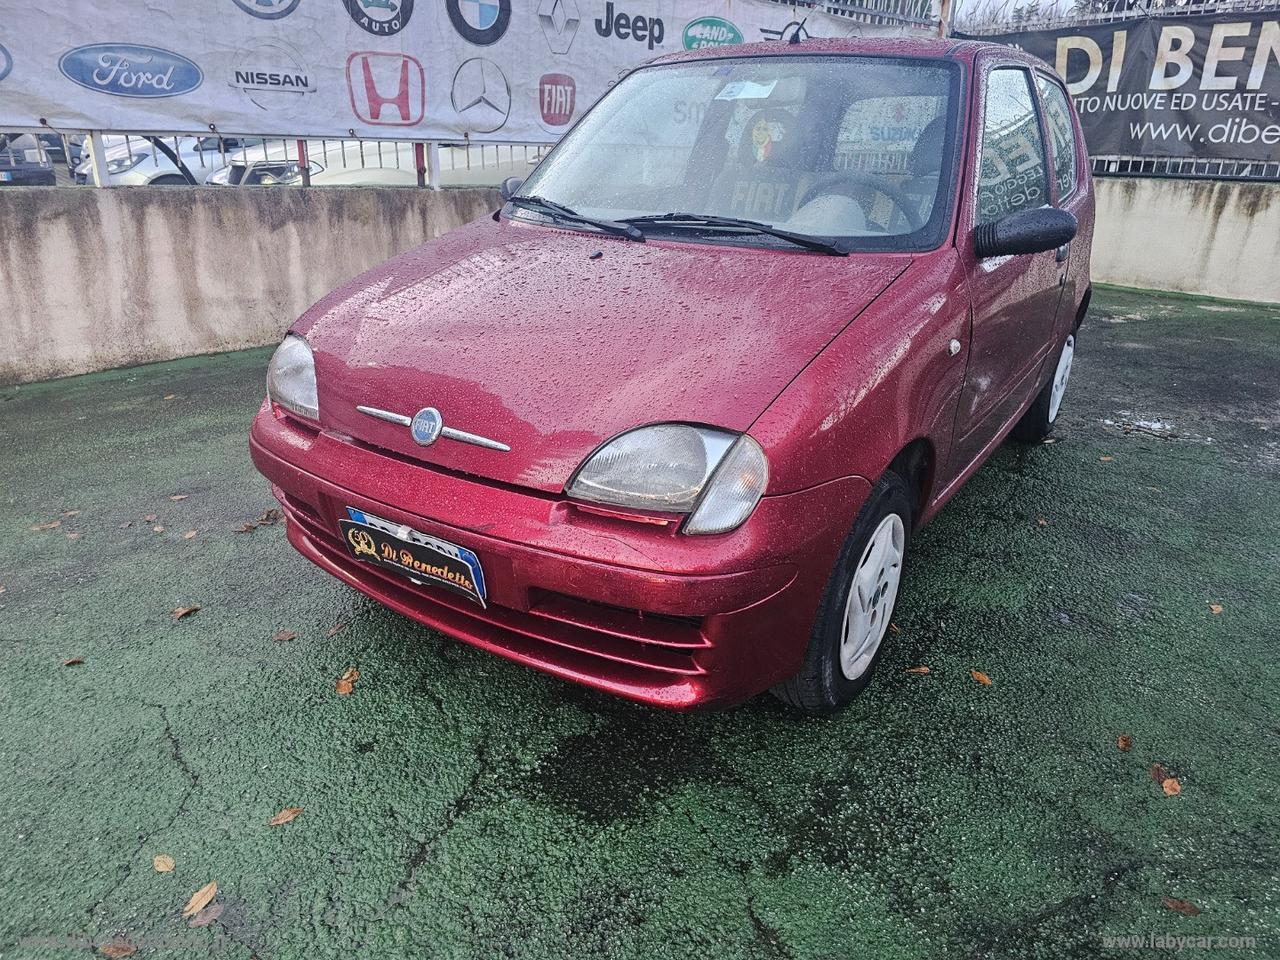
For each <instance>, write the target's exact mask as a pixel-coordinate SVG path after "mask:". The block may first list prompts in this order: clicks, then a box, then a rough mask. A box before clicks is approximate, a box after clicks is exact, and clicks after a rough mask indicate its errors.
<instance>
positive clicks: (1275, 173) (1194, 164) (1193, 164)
mask: <svg viewBox="0 0 1280 960" xmlns="http://www.w3.org/2000/svg"><path fill="white" fill-rule="evenodd" d="M1090 159H1091V161H1092V163H1093V175H1094V176H1095V177H1169V178H1176V179H1183V180H1262V181H1277V180H1280V161H1268V162H1262V161H1258V160H1197V159H1195V158H1191V157H1139V156H1098V157H1091V158H1090Z"/></svg>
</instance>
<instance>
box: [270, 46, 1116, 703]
mask: <svg viewBox="0 0 1280 960" xmlns="http://www.w3.org/2000/svg"><path fill="white" fill-rule="evenodd" d="M503 194H504V196H505V198H506V204H505V205H504V207H503V208H502V210H501V211H500V212H499V213H498V214H497V215H495V216H493V217H483V218H481V219H479V220H477V221H475V222H474V223H472V224H469V225H468V226H466V227H463V228H461V229H459V230H456V231H454V232H452V233H450V234H447V235H445V236H443V237H440V238H438V239H435V240H432V241H430V242H428V243H426V244H423V245H422V246H419V247H417V248H416V249H413V250H410V251H408V252H406V253H404V254H402V255H400V256H399V257H396V258H395V259H393V260H391V261H390V262H388V263H386V264H384V265H382V266H381V267H377V268H375V269H374V270H372V271H370V272H368V273H366V274H365V275H364V276H361V277H358V278H356V279H355V280H352V281H351V282H349V283H347V284H346V285H344V286H342V287H340V288H339V289H338V290H336V291H334V293H332V294H331V295H330V296H328V297H326V298H324V299H322V300H321V301H320V302H319V303H317V304H316V305H315V306H314V307H312V308H311V309H310V310H308V311H307V312H306V313H305V314H303V316H302V317H301V318H300V319H299V320H298V321H297V322H296V323H294V324H293V326H292V328H291V330H290V331H289V333H288V335H287V336H286V337H285V338H284V341H283V342H282V344H281V345H280V347H279V349H278V350H277V351H276V353H275V356H274V357H273V358H272V360H271V363H270V365H269V368H268V373H267V393H268V396H267V400H266V401H265V402H264V403H263V405H262V407H261V408H260V409H259V411H258V414H257V417H256V418H255V420H254V423H253V427H252V430H251V436H250V449H251V452H252V456H253V459H254V462H255V464H256V465H257V467H258V469H259V470H260V471H261V472H262V473H263V474H265V475H266V476H267V477H268V478H269V479H270V480H271V483H272V488H273V492H274V493H275V495H276V497H277V498H278V499H279V500H280V503H281V504H282V505H283V508H284V511H285V514H286V517H287V519H288V527H287V530H288V537H289V540H290V542H291V543H292V544H293V545H294V547H296V548H297V549H298V550H299V551H300V552H301V553H302V554H303V555H304V556H306V557H307V558H309V559H310V560H312V561H313V562H314V563H316V564H317V565H319V566H320V567H321V568H322V569H324V570H326V571H328V572H329V573H331V574H332V575H334V576H335V577H337V578H339V579H340V580H342V581H344V582H345V583H347V584H349V585H351V586H353V587H355V588H356V589H357V590H360V591H362V592H364V593H365V594H367V595H369V596H370V597H373V598H374V599H376V600H378V601H380V602H382V603H383V604H386V605H387V606H389V607H391V608H392V609H395V610H397V611H399V612H401V613H403V614H405V615H407V616H410V617H412V618H414V619H416V620H418V621H420V622H422V623H424V624H428V625H430V626H433V627H435V628H437V629H440V630H442V631H444V632H445V633H449V634H452V635H454V636H456V637H459V638H461V639H463V640H465V641H467V642H469V643H472V644H474V645H476V646H479V647H482V648H484V649H486V650H490V651H493V652H495V653H499V654H502V655H504V656H506V657H509V658H511V659H514V660H517V661H519V662H521V663H525V664H529V665H531V666H535V667H538V668H540V669H542V670H546V671H548V672H550V673H553V674H556V675H558V676H560V677H563V678H565V679H569V680H573V681H576V682H579V683H584V684H588V685H590V686H592V687H596V688H599V689H602V690H607V691H610V692H613V693H615V694H619V695H622V696H625V697H630V698H633V699H636V700H640V701H643V702H646V703H650V704H653V705H657V706H663V707H673V708H691V707H697V706H705V705H711V704H728V703H734V702H736V701H740V700H742V699H744V698H746V697H749V696H751V695H753V694H756V693H759V692H761V691H763V690H765V689H769V688H772V689H773V690H774V692H775V693H777V694H778V695H779V696H780V697H782V699H784V700H786V701H787V702H788V703H790V704H792V705H793V706H795V707H797V708H799V709H801V710H804V711H809V712H814V713H818V712H826V711H831V710H836V709H838V708H840V707H842V706H844V705H845V704H847V703H849V701H850V700H852V699H853V697H855V696H856V695H857V694H858V693H859V692H860V691H861V690H862V689H863V688H864V687H865V686H866V685H867V683H868V682H869V680H870V679H871V676H872V673H873V670H874V668H875V666H876V663H877V662H878V661H879V659H880V656H881V653H882V652H883V650H884V647H885V644H884V640H885V636H886V630H887V628H888V626H889V623H890V620H891V618H892V617H893V613H894V609H895V604H896V602H897V600H898V596H899V587H900V585H901V582H902V574H903V570H904V567H905V564H906V562H907V558H908V556H909V551H910V547H911V541H912V536H913V534H915V532H916V531H918V530H919V529H920V527H921V526H922V525H923V524H924V523H926V522H927V521H928V520H930V519H931V518H932V517H933V516H935V515H936V514H937V513H938V511H939V510H941V509H942V507H943V505H944V504H946V502H947V501H948V500H949V499H950V498H951V497H952V496H953V495H954V494H955V493H956V492H957V491H958V490H959V489H960V488H961V486H962V485H963V484H964V482H965V481H966V480H967V479H968V478H969V477H970V476H972V475H973V473H974V472H975V471H976V470H977V469H978V468H979V467H980V466H981V465H982V464H983V462H984V461H985V460H986V459H987V457H988V456H989V455H990V454H991V452H992V451H993V450H994V449H995V448H996V447H997V445H998V444H1000V443H1001V441H1003V440H1004V439H1005V437H1006V436H1009V435H1011V434H1012V435H1013V437H1014V438H1015V439H1017V440H1018V441H1020V442H1026V443H1038V442H1040V441H1042V440H1043V439H1044V438H1045V437H1046V435H1047V434H1048V433H1049V432H1050V431H1051V430H1052V429H1053V426H1054V422H1055V420H1056V419H1057V417H1058V412H1059V409H1060V407H1061V404H1062V400H1063V396H1064V393H1065V391H1066V387H1067V382H1068V377H1069V375H1070V373H1071V367H1072V360H1073V357H1074V354H1075V342H1076V335H1077V331H1078V329H1079V327H1080V323H1081V321H1082V320H1083V318H1084V315H1085V311H1086V308H1087V306H1088V303H1089V298H1090V279H1089V277H1090V273H1089V266H1090V245H1091V241H1092V235H1093V219H1094V198H1093V185H1092V181H1091V179H1090V175H1089V166H1088V163H1087V160H1086V153H1085V146H1084V138H1083V136H1082V134H1081V132H1080V126H1079V122H1078V120H1077V118H1076V115H1075V113H1074V111H1073V109H1072V106H1071V101H1070V98H1069V97H1068V95H1067V90H1066V88H1065V86H1064V84H1063V81H1062V79H1061V78H1060V77H1058V76H1057V75H1056V74H1055V73H1054V72H1053V71H1052V69H1051V68H1050V67H1049V66H1048V65H1047V64H1045V63H1044V62H1042V61H1040V60H1037V59H1034V58H1032V57H1030V56H1028V55H1026V54H1024V53H1022V52H1021V51H1018V50H1016V49H1014V48H1012V47H1007V46H1000V45H996V44H984V43H967V42H966V43H957V42H955V41H954V40H924V39H911V40H905V39H904V40H898V41H889V40H885V39H869V40H857V39H848V40H814V41H810V42H804V43H794V44H782V43H763V44H754V45H745V46H722V47H704V48H701V49H698V50H694V51H689V52H686V53H681V54H675V55H671V56H668V57H663V58H660V59H659V60H657V61H655V62H654V63H652V64H650V65H647V66H644V67H642V68H640V69H638V70H636V71H634V72H632V73H630V74H629V75H628V76H627V77H626V78H624V79H623V80H622V81H621V82H619V83H618V84H617V86H615V87H614V88H613V89H612V90H611V91H610V92H609V93H607V94H606V95H605V96H604V98H603V99H602V100H601V101H600V102H599V103H598V104H597V105H596V106H595V107H593V108H592V109H591V110H590V111H589V112H588V113H587V114H586V115H585V116H584V117H583V118H582V120H580V121H579V122H578V124H577V125H576V126H575V127H574V128H573V129H572V130H571V131H570V132H569V133H568V134H566V135H565V137H564V138H563V139H562V140H561V141H560V143H559V144H557V145H556V146H555V147H554V148H553V149H552V150H551V152H550V153H549V154H548V156H547V157H546V159H544V160H543V161H542V162H541V163H540V164H539V165H538V167H537V168H536V170H535V171H534V172H533V173H532V175H531V176H530V177H529V178H528V180H526V181H525V182H524V183H523V184H521V183H519V182H518V181H517V182H512V183H509V184H507V185H506V186H505V187H504V191H503ZM991 508H992V509H995V510H998V509H1001V505H1000V504H992V506H991ZM1030 572H1032V573H1035V572H1036V571H1030ZM274 588H275V589H283V590H287V589H288V587H287V584H286V585H281V584H276V585H274Z"/></svg>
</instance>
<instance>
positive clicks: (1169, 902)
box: [1160, 897, 1204, 917]
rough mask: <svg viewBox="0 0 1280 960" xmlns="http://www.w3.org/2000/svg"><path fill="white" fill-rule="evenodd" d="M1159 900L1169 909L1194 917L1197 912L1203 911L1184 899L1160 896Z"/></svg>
mask: <svg viewBox="0 0 1280 960" xmlns="http://www.w3.org/2000/svg"><path fill="white" fill-rule="evenodd" d="M1160 902H1161V903H1163V904H1164V905H1165V906H1166V907H1168V908H1169V909H1170V910H1176V911H1177V912H1178V913H1181V914H1184V915H1186V916H1188V917H1194V916H1195V915H1196V914H1197V913H1203V912H1204V911H1202V910H1201V909H1200V908H1199V907H1197V906H1196V905H1195V904H1194V903H1190V902H1188V901H1186V900H1179V899H1178V898H1177V897H1161V898H1160Z"/></svg>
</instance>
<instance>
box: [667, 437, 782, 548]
mask: <svg viewBox="0 0 1280 960" xmlns="http://www.w3.org/2000/svg"><path fill="white" fill-rule="evenodd" d="M768 484H769V461H768V460H767V459H766V458H765V455H764V451H763V450H761V449H760V444H758V443H756V442H755V441H754V440H752V439H751V438H750V437H748V436H747V435H746V434H743V435H742V436H741V437H739V438H738V441H737V443H735V444H734V445H733V447H732V449H730V450H729V453H728V454H727V455H726V456H725V458H724V460H723V461H722V462H721V463H720V466H719V467H718V468H717V470H716V472H715V474H714V475H713V476H712V478H711V482H710V483H709V484H708V485H707V489H706V492H705V493H704V494H703V495H702V500H701V501H700V502H699V503H698V507H697V509H696V510H694V512H693V516H691V517H690V518H689V519H688V520H687V521H686V522H685V525H684V532H685V533H694V534H699V533H727V532H728V531H730V530H734V529H736V528H738V527H740V526H742V524H743V523H744V522H745V521H746V519H747V517H749V516H751V511H752V510H754V509H755V508H756V504H757V503H759V502H760V498H761V497H762V496H764V490H765V487H766V486H768Z"/></svg>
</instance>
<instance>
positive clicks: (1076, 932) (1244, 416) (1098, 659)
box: [0, 290, 1280, 960]
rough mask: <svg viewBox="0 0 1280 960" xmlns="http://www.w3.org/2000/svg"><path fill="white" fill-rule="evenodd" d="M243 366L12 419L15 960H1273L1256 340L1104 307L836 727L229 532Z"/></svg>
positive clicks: (1277, 592) (150, 371)
mask: <svg viewBox="0 0 1280 960" xmlns="http://www.w3.org/2000/svg"><path fill="white" fill-rule="evenodd" d="M266 359H267V353H265V352H263V351H252V352H248V353H240V354H231V355H224V356H214V357H202V358H196V359H192V360H184V361H180V362H174V363H165V364H159V365H155V366H150V367H145V368H139V369H133V370H122V371H114V372H110V373H104V374H99V375H94V376H88V377H80V378H75V379H69V380H63V381H58V382H53V383H48V384H39V385H34V386H27V387H21V388H7V389H0V442H2V443H3V448H2V451H0V454H2V456H3V480H4V483H3V488H2V489H0V585H2V586H3V588H4V592H3V593H0V763H2V764H3V767H2V769H3V772H4V776H3V777H2V778H0V844H2V848H3V853H2V854H0V904H2V905H3V909H0V957H3V958H5V960H8V958H17V957H22V958H27V957H49V958H60V957H75V956H86V955H88V953H89V948H88V947H87V946H86V945H87V944H90V943H95V944H102V943H104V942H106V941H108V940H110V939H111V938H113V937H117V936H119V937H122V938H127V940H128V941H129V942H131V943H132V944H133V945H135V946H137V947H138V948H139V953H138V956H146V957H152V956H154V957H184V958H185V957H197V956H218V957H228V958H246V957H249V956H257V957H259V958H263V960H267V958H294V957H297V958H315V957H327V956H341V957H359V958H397V957H408V956H412V957H442V958H454V957H460V958H463V957H476V958H490V957H500V956H508V957H520V958H540V957H575V958H586V957H606V956H607V957H611V958H613V957H644V958H651V957H706V956H711V957H766V958H767V957H781V958H854V957H857V958H862V957H873V958H880V957H885V958H897V957H904V958H905V957H947V958H951V957H1063V956H1080V957H1092V956H1099V955H1101V956H1125V955H1134V956H1151V955H1152V953H1153V951H1151V950H1143V949H1127V948H1115V949H1112V948H1108V947H1107V946H1106V942H1105V941H1104V940H1103V937H1104V936H1116V935H1119V936H1130V935H1133V936H1142V935H1152V934H1154V935H1169V936H1182V937H1252V938H1256V939H1255V948H1254V949H1253V950H1252V951H1243V952H1242V951H1239V950H1237V951H1225V952H1226V953H1229V954H1231V955H1236V956H1278V955H1280V880H1278V879H1277V874H1278V873H1280V870H1278V867H1280V813H1278V811H1277V798H1280V756H1278V750H1277V747H1278V746H1280V720H1278V719H1277V704H1280V664H1278V662H1277V656H1276V650H1277V632H1278V628H1277V624H1280V496H1278V493H1280V490H1278V489H1277V488H1278V486H1280V484H1278V481H1280V413H1278V411H1280V376H1277V370H1280V307H1258V306H1251V305H1249V304H1240V303H1228V302H1214V301H1204V300H1194V299H1189V298H1175V297H1168V296H1164V295H1155V294H1151V293H1137V292H1132V291H1121V290H1105V291H1100V292H1099V294H1098V296H1097V300H1096V305H1095V309H1094V310H1093V312H1092V315H1091V317H1090V319H1089V321H1088V323H1087V325H1086V326H1085V328H1084V330H1083V332H1082V337H1081V340H1080V345H1079V350H1078V353H1077V363H1076V370H1075V373H1074V378H1073V381H1072V384H1071V389H1070V391H1069V394H1068V398H1067V403H1066V406H1065V408H1064V412H1063V415H1062V419H1061V421H1060V425H1059V430H1058V433H1057V440H1056V442H1054V443H1053V444H1050V445H1045V446H1040V447H1037V448H1034V449H1026V450H1018V449H1014V448H1004V449H1001V450H1000V451H998V452H997V454H996V455H995V457H994V458H993V459H992V461H991V462H990V463H989V464H988V465H987V466H986V467H984V468H983V470H982V471H981V472H980V473H979V474H978V475H977V476H976V477H975V478H974V479H973V480H972V481H971V482H970V483H969V485H968V486H967V487H966V488H965V490H964V491H962V492H961V494H960V495H959V496H958V497H957V498H956V499H955V500H954V501H953V502H952V504H951V505H949V506H948V507H947V509H946V510H945V511H944V512H943V513H942V515H941V516H940V517H939V518H938V520H937V521H936V522H935V523H934V524H932V525H931V526H930V527H929V528H928V529H927V530H925V531H924V532H923V533H922V534H921V535H920V537H919V538H918V539H917V541H916V542H915V544H914V548H915V550H914V555H913V557H912V558H911V561H910V567H909V570H908V575H907V576H908V579H907V581H906V583H905V585H904V592H903V594H902V597H901V600H900V608H899V611H898V613H897V615H896V622H897V626H898V627H899V628H900V632H899V633H896V634H894V635H892V636H891V637H890V643H891V645H890V647H889V649H888V650H887V651H886V655H885V657H884V660H883V662H882V664H881V668H880V673H879V676H878V677H877V679H876V680H875V682H874V683H873V684H872V686H871V687H870V689H869V691H868V692H867V694H866V695H864V696H863V697H862V698H861V699H860V700H859V701H858V702H857V703H856V704H855V705H854V706H853V707H852V708H851V709H850V710H848V711H847V712H846V713H844V714H842V715H840V716H838V717H833V718H828V719H820V720H814V719H806V718H801V717H797V716H793V715H791V714H789V713H788V712H787V711H786V710H785V709H784V708H783V707H782V706H781V705H780V704H778V703H775V702H774V701H773V700H772V699H771V698H769V697H767V696H766V697H762V698H760V699H758V700H756V701H754V702H752V703H750V704H747V705H745V706H744V707H741V708H739V709H737V710H733V711H730V712H726V713H719V714H699V715H693V716H681V715H671V714H665V713H658V712H654V711H651V710H647V709H644V708H641V707H636V706H631V705H629V704H625V703H621V702H618V701H614V700H611V699H609V698H607V697H604V696H602V695H598V694H594V693H590V692H586V691H582V690H579V689H577V688H574V687H572V686H569V685H566V684H564V683H562V682H560V681H557V680H553V679H550V678H548V677H545V676H542V675H540V674H538V673H535V672H533V671H530V670H527V669H523V668H521V667H518V666H515V665H513V664H509V663H507V662H506V661H503V660H500V659H498V658H496V657H493V656H491V655H488V654H484V653H481V652H479V651H476V650H473V649H471V648H469V647H466V646H464V645H461V644H458V643H455V642H453V641H450V640H447V639H444V638H442V637H440V636H439V635H436V634H434V633H432V632H431V631H428V630H426V629H423V628H421V627H419V626H417V625H415V624H413V623H412V622H410V621H408V620H406V619H404V618H402V617H400V616H397V615H395V614H393V613H390V612H388V611H386V610H383V609H381V608H380V607H378V606H377V605H376V604H374V603H372V602H370V601H367V600H365V599H363V598H362V597H361V596H359V595H358V594H356V593H354V592H353V591H351V590H349V589H347V588H346V587H344V586H341V585H339V584H338V583H337V582H336V581H334V580H332V579H330V578H329V577H327V576H326V575H324V574H323V573H321V572H320V571H319V570H317V569H315V568H313V567H312V566H311V565H310V564H308V563H307V562H306V561H304V560H302V559H301V558H300V557H299V556H297V555H296V554H295V553H294V552H293V551H292V549H291V548H290V547H289V546H288V545H287V544H286V542H285V539H284V533H283V530H282V528H281V527H280V526H279V525H268V526H262V527H259V528H256V529H254V530H253V532H251V533H237V532H235V531H234V528H235V527H237V526H238V525H240V524H243V523H245V522H246V521H252V520H254V519H255V518H256V517H258V516H260V515H261V514H262V513H263V511H264V510H266V509H267V508H269V507H271V506H272V505H273V501H272V499H271V496H270V493H269V491H268V489H267V486H266V484H265V482H263V481H262V480H261V479H260V478H259V477H258V476H257V475H256V474H255V472H254V471H253V469H252V466H251V465H250V462H249V458H248V453H247V450H246V442H245V434H246V429H247V427H248V424H249V421H250V418H251V416H252V414H253V412H254V410H255V409H256V407H257V405H258V402H259V399H260V395H261V393H262V390H263V385H262V382H263V370H264V367H265V364H266ZM166 398H168V399H166ZM1104 458H1110V459H1104ZM174 496H185V499H182V500H173V499H171V497H174ZM68 511H78V512H76V513H74V514H73V515H72V514H70V513H64V512H68ZM148 515H154V516H155V517H156V519H155V520H154V521H146V520H144V518H145V517H146V516H148ZM55 520H60V521H61V523H60V525H59V526H57V527H54V528H51V529H46V530H32V529H30V528H31V527H33V526H39V525H42V524H47V523H51V522H53V521H55ZM156 526H162V527H163V532H156V531H154V530H153V529H152V528H153V527H156ZM191 530H195V531H197V533H196V535H195V536H194V537H193V538H191V539H184V537H183V535H184V534H185V533H186V532H188V531H191ZM193 604H199V605H200V607H201V609H200V611H199V612H198V613H195V614H193V615H191V616H189V617H186V618H185V619H182V620H181V621H178V622H175V621H174V620H173V618H172V617H171V615H170V611H172V610H173V609H174V608H177V607H182V606H188V605H193ZM1210 604H1219V605H1221V612H1220V613H1216V614H1215V613H1214V612H1213V608H1212V607H1211V606H1210ZM337 624H343V625H345V626H344V629H342V630H341V631H340V632H338V633H336V634H334V635H333V636H329V635H328V632H329V630H330V628H332V627H333V626H335V625H337ZM281 630H285V631H294V632H296V633H297V637H296V639H293V640H290V641H278V640H275V639H273V636H274V635H276V634H277V632H278V631H281ZM71 659H81V660H83V663H82V664H79V665H74V666H64V665H63V664H64V661H67V660H71ZM917 665H927V666H928V667H929V668H930V669H931V672H930V673H929V674H928V675H920V674H909V673H907V672H905V671H906V668H908V667H913V666H917ZM350 666H355V667H358V669H359V671H360V676H359V679H358V680H357V681H356V683H355V690H354V693H353V694H352V695H350V696H345V697H344V696H338V695H337V694H336V693H335V691H334V682H335V680H336V679H337V678H338V676H339V675H340V674H342V672H343V671H344V670H345V669H346V668H347V667H350ZM970 670H980V671H983V672H985V673H986V674H988V675H989V676H990V677H991V679H992V680H993V683H992V685H991V686H981V685H979V684H977V683H975V682H974V681H973V680H972V679H971V678H970V673H969V671H970ZM1120 734H1129V735H1130V736H1131V738H1132V749H1131V750H1130V751H1129V752H1127V753H1126V752H1121V751H1120V750H1118V749H1117V746H1116V738H1117V736H1119V735H1120ZM1156 763H1159V764H1162V765H1163V766H1164V768H1165V769H1166V771H1167V773H1168V775H1169V776H1171V777H1175V778H1176V779H1177V780H1178V781H1179V782H1180V784H1181V787H1182V792H1181V794H1180V795H1178V796H1174V797H1169V796H1166V795H1165V793H1164V792H1163V790H1162V788H1161V786H1160V784H1159V783H1157V782H1156V781H1155V780H1154V779H1153V778H1152V775H1151V773H1150V768H1151V766H1152V765H1153V764H1156ZM287 806H301V807H303V808H304V810H303V813H302V814H301V815H300V816H299V817H298V818H297V819H296V820H294V821H293V822H292V823H289V824H287V825H284V826H279V827H270V826H268V825H267V820H268V818H270V817H271V816H272V815H273V814H275V813H276V812H277V811H279V810H280V809H281V808H283V807H287ZM162 853H163V854H168V855H169V856H171V857H173V859H174V861H175V862H176V869H175V870H173V871H172V872H170V873H158V872H156V871H155V870H154V869H153V867H152V858H153V857H154V856H155V855H157V854H162ZM210 881H216V882H217V884H218V888H219V889H218V894H217V898H216V900H215V901H214V903H215V905H216V906H217V907H220V908H221V909H222V913H221V915H220V916H219V917H217V919H216V920H214V921H213V922H212V923H211V924H210V925H208V926H205V927H199V928H191V927H189V926H188V925H187V922H186V921H184V920H183V919H182V918H181V916H180V913H181V910H182V907H183V905H184V904H185V903H186V902H187V900H188V898H189V897H190V896H191V894H192V893H194V892H195V891H196V890H197V889H198V888H200V887H201V886H203V885H205V884H206V883H208V882H210ZM1165 897H1172V898H1176V899H1177V900H1184V901H1188V902H1190V903H1192V904H1194V905H1195V906H1196V907H1198V908H1199V909H1200V910H1201V911H1202V912H1201V913H1199V914H1198V915H1192V916H1188V915H1184V914H1182V913H1179V912H1177V911H1175V910H1172V909H1170V908H1169V907H1168V906H1166V905H1165V904H1164V903H1163V898H1165ZM1158 952H1159V951H1157V953H1158ZM1181 955H1183V956H1185V955H1191V954H1188V953H1183V954H1181ZM1194 955H1201V952H1200V951H1197V952H1196V953H1195V954H1194ZM1210 955H1217V954H1212V953H1211V954H1210Z"/></svg>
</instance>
